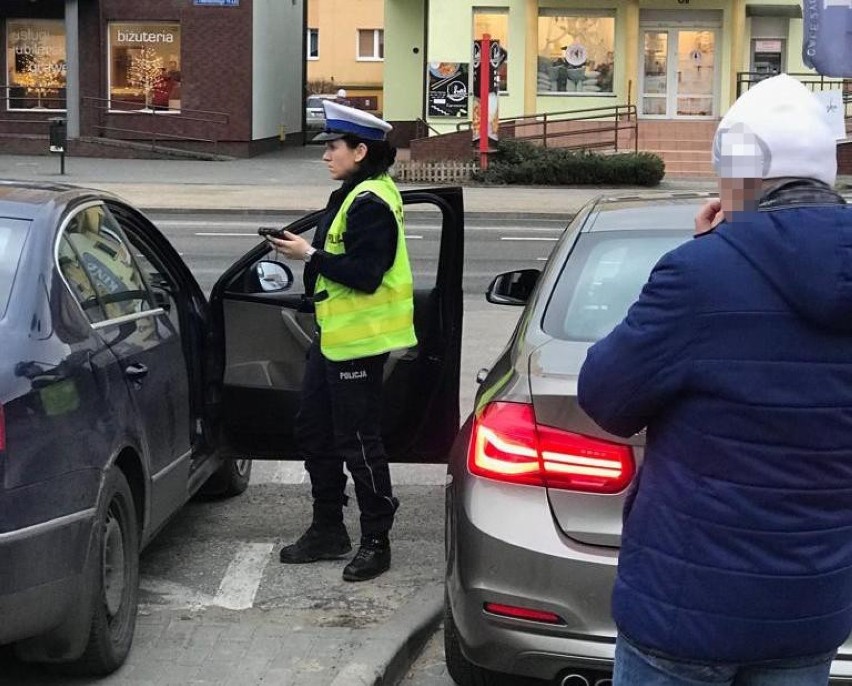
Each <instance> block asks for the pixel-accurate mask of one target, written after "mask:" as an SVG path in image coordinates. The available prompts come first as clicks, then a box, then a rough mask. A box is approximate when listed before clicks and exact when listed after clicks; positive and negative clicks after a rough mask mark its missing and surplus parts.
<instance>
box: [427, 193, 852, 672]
mask: <svg viewBox="0 0 852 686" xmlns="http://www.w3.org/2000/svg"><path fill="white" fill-rule="evenodd" d="M707 197H708V196H706V195H703V194H688V193H680V194H651V195H647V196H645V197H626V196H620V197H604V198H600V199H598V200H595V201H593V202H592V203H590V204H589V205H587V206H586V207H585V208H583V209H582V210H581V211H580V212H579V213H578V214H577V216H576V217H575V218H574V220H573V221H572V223H571V224H570V225H569V226H568V228H567V230H566V231H565V232H564V234H563V235H562V237H561V239H560V240H559V242H558V243H557V244H556V246H555V248H554V250H553V252H552V254H551V256H550V259H549V260H548V263H547V265H546V267H545V269H544V271H543V272H542V273H540V274H539V272H538V271H537V270H523V271H517V272H510V273H507V274H503V275H501V276H499V277H498V278H497V279H496V280H495V281H494V282H493V284H492V286H491V288H490V289H489V293H488V299H489V301H491V302H493V303H498V304H506V305H525V306H526V307H525V309H524V312H523V314H522V315H521V318H520V321H519V323H518V326H517V329H516V330H515V333H514V335H513V336H512V338H511V340H510V341H509V343H508V345H507V347H506V349H505V351H504V352H503V353H502V354H501V355H500V357H499V358H498V360H497V361H496V363H495V364H494V366H493V367H492V368H491V369H490V371H489V372H488V374H487V377H485V378H484V380H483V383H482V385H481V387H480V389H479V392H478V394H477V398H476V407H475V410H474V412H473V413H472V414H471V416H470V417H469V418H468V420H467V421H466V422H465V424H464V426H463V429H462V431H461V432H460V434H459V439H458V440H457V442H456V445H455V446H454V448H453V452H452V454H451V458H450V464H449V476H450V477H451V478H449V479H448V485H447V492H446V496H447V497H446V505H447V570H446V611H445V621H444V637H445V652H446V660H447V667H448V670H449V672H450V675H451V676H452V677H453V679H454V680H455V681H456V683H458V684H459V685H460V686H485V685H487V684H496V683H504V681H502V680H501V679H500V678H499V677H498V676H497V675H498V674H511V675H516V676H528V677H535V678H539V679H546V680H548V682H549V683H556V684H563V685H564V686H590V685H591V686H608V685H609V684H610V672H611V669H612V662H613V655H614V651H615V637H616V629H615V624H614V622H613V620H612V616H611V609H610V596H611V593H612V585H613V582H614V579H615V570H616V565H617V564H618V554H619V546H620V542H621V517H622V510H623V507H624V501H625V498H626V497H627V494H628V493H629V488H630V485H631V484H632V483H633V481H634V478H635V476H636V474H637V473H638V470H639V468H640V466H641V463H642V456H643V452H644V446H645V435H644V432H641V433H639V434H637V435H635V436H633V437H632V438H630V439H629V440H625V439H623V438H619V437H616V436H612V435H610V434H607V433H606V432H605V431H603V430H602V429H601V428H600V427H598V426H597V425H596V424H595V423H594V422H593V421H592V420H591V419H589V417H588V416H587V415H586V414H585V413H584V412H583V411H582V410H581V409H580V407H579V405H578V404H577V395H576V394H577V376H578V374H579V372H580V368H581V366H582V364H583V362H584V360H585V358H586V351H587V350H588V349H589V347H590V346H591V345H592V344H593V343H594V342H595V341H597V340H599V339H600V338H603V337H604V336H605V335H606V334H608V333H609V332H610V331H611V330H612V329H613V328H614V327H615V326H616V325H617V324H618V323H619V322H620V321H621V320H622V319H623V318H624V316H625V315H626V313H627V310H628V308H629V306H630V305H631V304H632V303H633V302H634V301H635V300H636V299H637V298H638V296H639V293H640V291H641V288H642V286H643V284H644V283H645V282H646V281H647V279H648V275H649V274H650V272H651V269H652V268H653V266H654V264H655V263H656V262H657V261H658V260H659V259H660V257H662V255H663V254H664V253H666V252H668V251H669V250H672V249H674V248H675V247H676V246H678V245H679V244H681V243H682V242H684V241H687V240H691V236H692V231H693V220H694V217H695V215H696V213H697V212H698V210H699V208H700V207H701V205H702V204H703V203H704V201H705V200H706V199H707ZM832 676H833V677H834V678H836V679H838V680H839V679H841V678H843V677H845V678H846V679H849V678H850V677H852V642H847V644H846V645H844V646H843V647H842V648H841V650H840V653H839V655H838V657H837V659H836V660H835V662H834V665H833V667H832ZM509 683H512V682H509Z"/></svg>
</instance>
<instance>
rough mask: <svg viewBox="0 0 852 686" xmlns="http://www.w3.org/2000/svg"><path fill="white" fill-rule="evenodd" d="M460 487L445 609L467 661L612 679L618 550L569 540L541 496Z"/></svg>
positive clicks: (850, 676)
mask: <svg viewBox="0 0 852 686" xmlns="http://www.w3.org/2000/svg"><path fill="white" fill-rule="evenodd" d="M462 478H463V479H464V483H463V484H459V483H456V481H455V480H454V482H453V483H451V484H450V485H449V486H448V487H447V534H448V542H449V545H448V548H447V556H448V557H447V600H448V602H449V604H450V609H451V610H452V613H453V619H454V620H455V624H456V627H457V632H458V637H459V641H460V644H461V649H462V652H463V653H464V655H465V657H467V659H468V660H470V661H471V662H473V663H474V664H476V665H479V666H481V667H484V668H486V669H490V670H494V671H498V672H503V673H507V674H515V675H521V676H528V677H534V678H538V679H547V680H552V679H555V678H556V677H557V676H559V675H564V674H565V673H566V671H570V670H571V669H572V668H578V669H589V670H595V669H598V670H611V669H612V664H613V659H614V654H615V637H616V628H615V624H614V623H613V622H612V619H611V616H610V615H611V611H610V596H611V593H612V585H613V583H614V580H615V571H616V567H617V564H618V557H617V550H615V549H612V548H604V547H595V546H588V545H583V544H579V543H577V542H576V541H573V540H572V539H569V538H567V537H565V536H564V535H563V534H562V533H561V532H560V531H558V529H557V527H555V526H554V523H553V518H552V515H551V513H550V509H549V506H548V503H547V497H546V494H545V493H544V491H543V489H537V488H533V487H519V486H506V485H503V484H499V483H496V482H490V481H488V480H484V479H477V478H475V477H470V476H469V475H467V476H466V477H462ZM498 534H499V535H498ZM487 602H494V603H502V604H506V605H513V606H520V607H526V608H531V609H537V610H544V611H548V612H553V613H555V614H557V615H559V616H560V617H561V618H562V619H563V620H564V624H562V625H557V626H554V625H548V624H542V623H538V622H531V621H524V620H517V619H511V618H506V617H498V616H495V615H493V614H489V613H487V612H485V611H484V609H483V608H484V605H485V603H487ZM841 653H842V654H841V655H839V656H838V658H837V659H836V660H835V661H834V664H833V665H832V669H831V684H837V685H838V686H839V685H840V684H850V685H852V652H850V651H849V645H844V646H843V648H841Z"/></svg>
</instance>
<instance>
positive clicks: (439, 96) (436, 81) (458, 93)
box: [428, 62, 470, 117]
mask: <svg viewBox="0 0 852 686" xmlns="http://www.w3.org/2000/svg"><path fill="white" fill-rule="evenodd" d="M469 73H470V65H469V64H468V63H467V62H431V63H430V64H429V67H428V84H429V85H428V116H430V117H467V112H468V83H469V81H468V79H469Z"/></svg>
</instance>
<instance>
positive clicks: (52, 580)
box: [0, 508, 96, 644]
mask: <svg viewBox="0 0 852 686" xmlns="http://www.w3.org/2000/svg"><path fill="white" fill-rule="evenodd" d="M95 512H96V511H95V509H94V508H92V509H89V510H82V511H80V512H77V513H74V514H71V515H67V516H65V517H59V518H57V519H52V520H48V521H46V522H42V523H40V524H37V525H34V526H29V527H26V528H23V529H15V530H12V531H8V532H3V533H0V617H2V618H3V621H2V622H0V644H4V643H11V642H13V641H19V640H22V639H25V638H30V637H32V636H36V635H38V634H41V633H44V632H46V631H48V630H50V629H51V628H53V627H55V626H57V625H58V624H59V623H60V622H61V621H62V619H63V618H64V617H65V615H66V613H67V611H68V610H69V609H70V608H71V607H72V606H73V605H74V604H75V602H76V601H77V600H78V591H79V586H80V581H81V578H82V574H83V569H84V567H85V562H86V555H87V553H88V549H89V540H90V537H91V532H92V522H93V521H94V517H95Z"/></svg>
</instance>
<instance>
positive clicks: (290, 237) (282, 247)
mask: <svg viewBox="0 0 852 686" xmlns="http://www.w3.org/2000/svg"><path fill="white" fill-rule="evenodd" d="M266 240H267V241H269V243H270V244H271V245H272V247H273V248H275V250H277V251H278V252H280V253H282V254H283V255H284V256H285V257H289V258H290V259H291V260H304V259H305V255H306V254H307V252H308V248H310V247H311V244H310V243H308V242H307V241H306V240H305V239H304V238H302V237H301V236H297V235H296V234H294V233H290V232H289V231H285V232H284V233H283V234H282V236H281V238H275V237H273V236H269V237H267V239H266Z"/></svg>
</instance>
